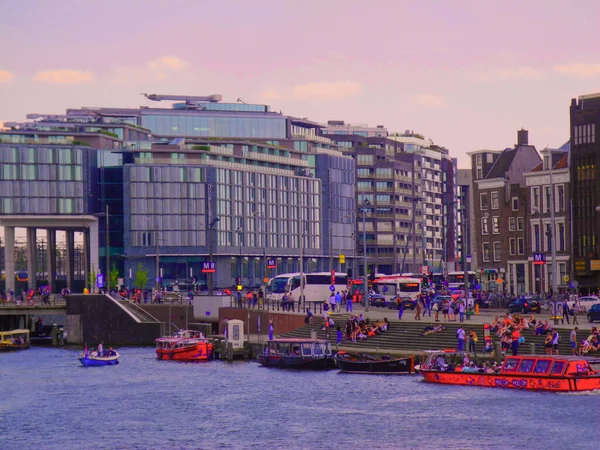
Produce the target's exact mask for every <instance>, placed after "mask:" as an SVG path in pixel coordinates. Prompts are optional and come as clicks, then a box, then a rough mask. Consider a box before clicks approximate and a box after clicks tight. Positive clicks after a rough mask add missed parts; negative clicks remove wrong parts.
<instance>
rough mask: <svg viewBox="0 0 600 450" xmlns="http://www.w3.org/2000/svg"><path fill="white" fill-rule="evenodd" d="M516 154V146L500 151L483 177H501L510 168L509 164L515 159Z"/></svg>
mask: <svg viewBox="0 0 600 450" xmlns="http://www.w3.org/2000/svg"><path fill="white" fill-rule="evenodd" d="M516 154H517V149H516V148H507V149H506V150H504V151H503V152H502V153H500V156H498V159H496V162H495V163H494V165H493V166H492V168H491V169H490V171H489V172H488V173H487V175H486V176H485V178H486V179H490V178H503V177H504V174H505V173H506V171H507V170H508V169H509V168H510V165H511V164H512V162H513V160H514V159H515V155H516Z"/></svg>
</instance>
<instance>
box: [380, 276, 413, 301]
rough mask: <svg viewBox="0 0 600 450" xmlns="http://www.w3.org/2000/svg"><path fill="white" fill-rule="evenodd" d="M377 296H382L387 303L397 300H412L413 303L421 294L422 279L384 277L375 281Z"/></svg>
mask: <svg viewBox="0 0 600 450" xmlns="http://www.w3.org/2000/svg"><path fill="white" fill-rule="evenodd" d="M373 291H374V292H375V295H380V296H382V297H383V298H384V299H385V301H386V302H390V301H393V300H394V299H395V298H397V297H400V298H410V299H411V300H413V301H416V300H417V297H418V296H419V294H420V293H421V279H420V278H407V277H397V276H395V277H384V278H380V279H378V280H375V281H373Z"/></svg>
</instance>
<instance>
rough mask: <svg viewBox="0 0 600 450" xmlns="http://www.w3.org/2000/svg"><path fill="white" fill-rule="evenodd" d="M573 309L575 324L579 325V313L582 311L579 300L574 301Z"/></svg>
mask: <svg viewBox="0 0 600 450" xmlns="http://www.w3.org/2000/svg"><path fill="white" fill-rule="evenodd" d="M571 311H573V325H579V321H578V320H577V314H579V313H580V312H581V307H580V306H579V301H577V300H575V301H574V302H573V307H572V308H571Z"/></svg>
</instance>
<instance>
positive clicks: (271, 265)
mask: <svg viewBox="0 0 600 450" xmlns="http://www.w3.org/2000/svg"><path fill="white" fill-rule="evenodd" d="M276 268H277V261H275V260H274V259H268V260H267V269H276Z"/></svg>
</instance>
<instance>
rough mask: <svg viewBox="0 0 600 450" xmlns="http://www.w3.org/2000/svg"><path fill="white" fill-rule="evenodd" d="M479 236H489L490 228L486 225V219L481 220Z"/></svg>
mask: <svg viewBox="0 0 600 450" xmlns="http://www.w3.org/2000/svg"><path fill="white" fill-rule="evenodd" d="M481 234H482V235H488V234H490V228H489V223H488V218H487V217H482V218H481Z"/></svg>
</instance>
